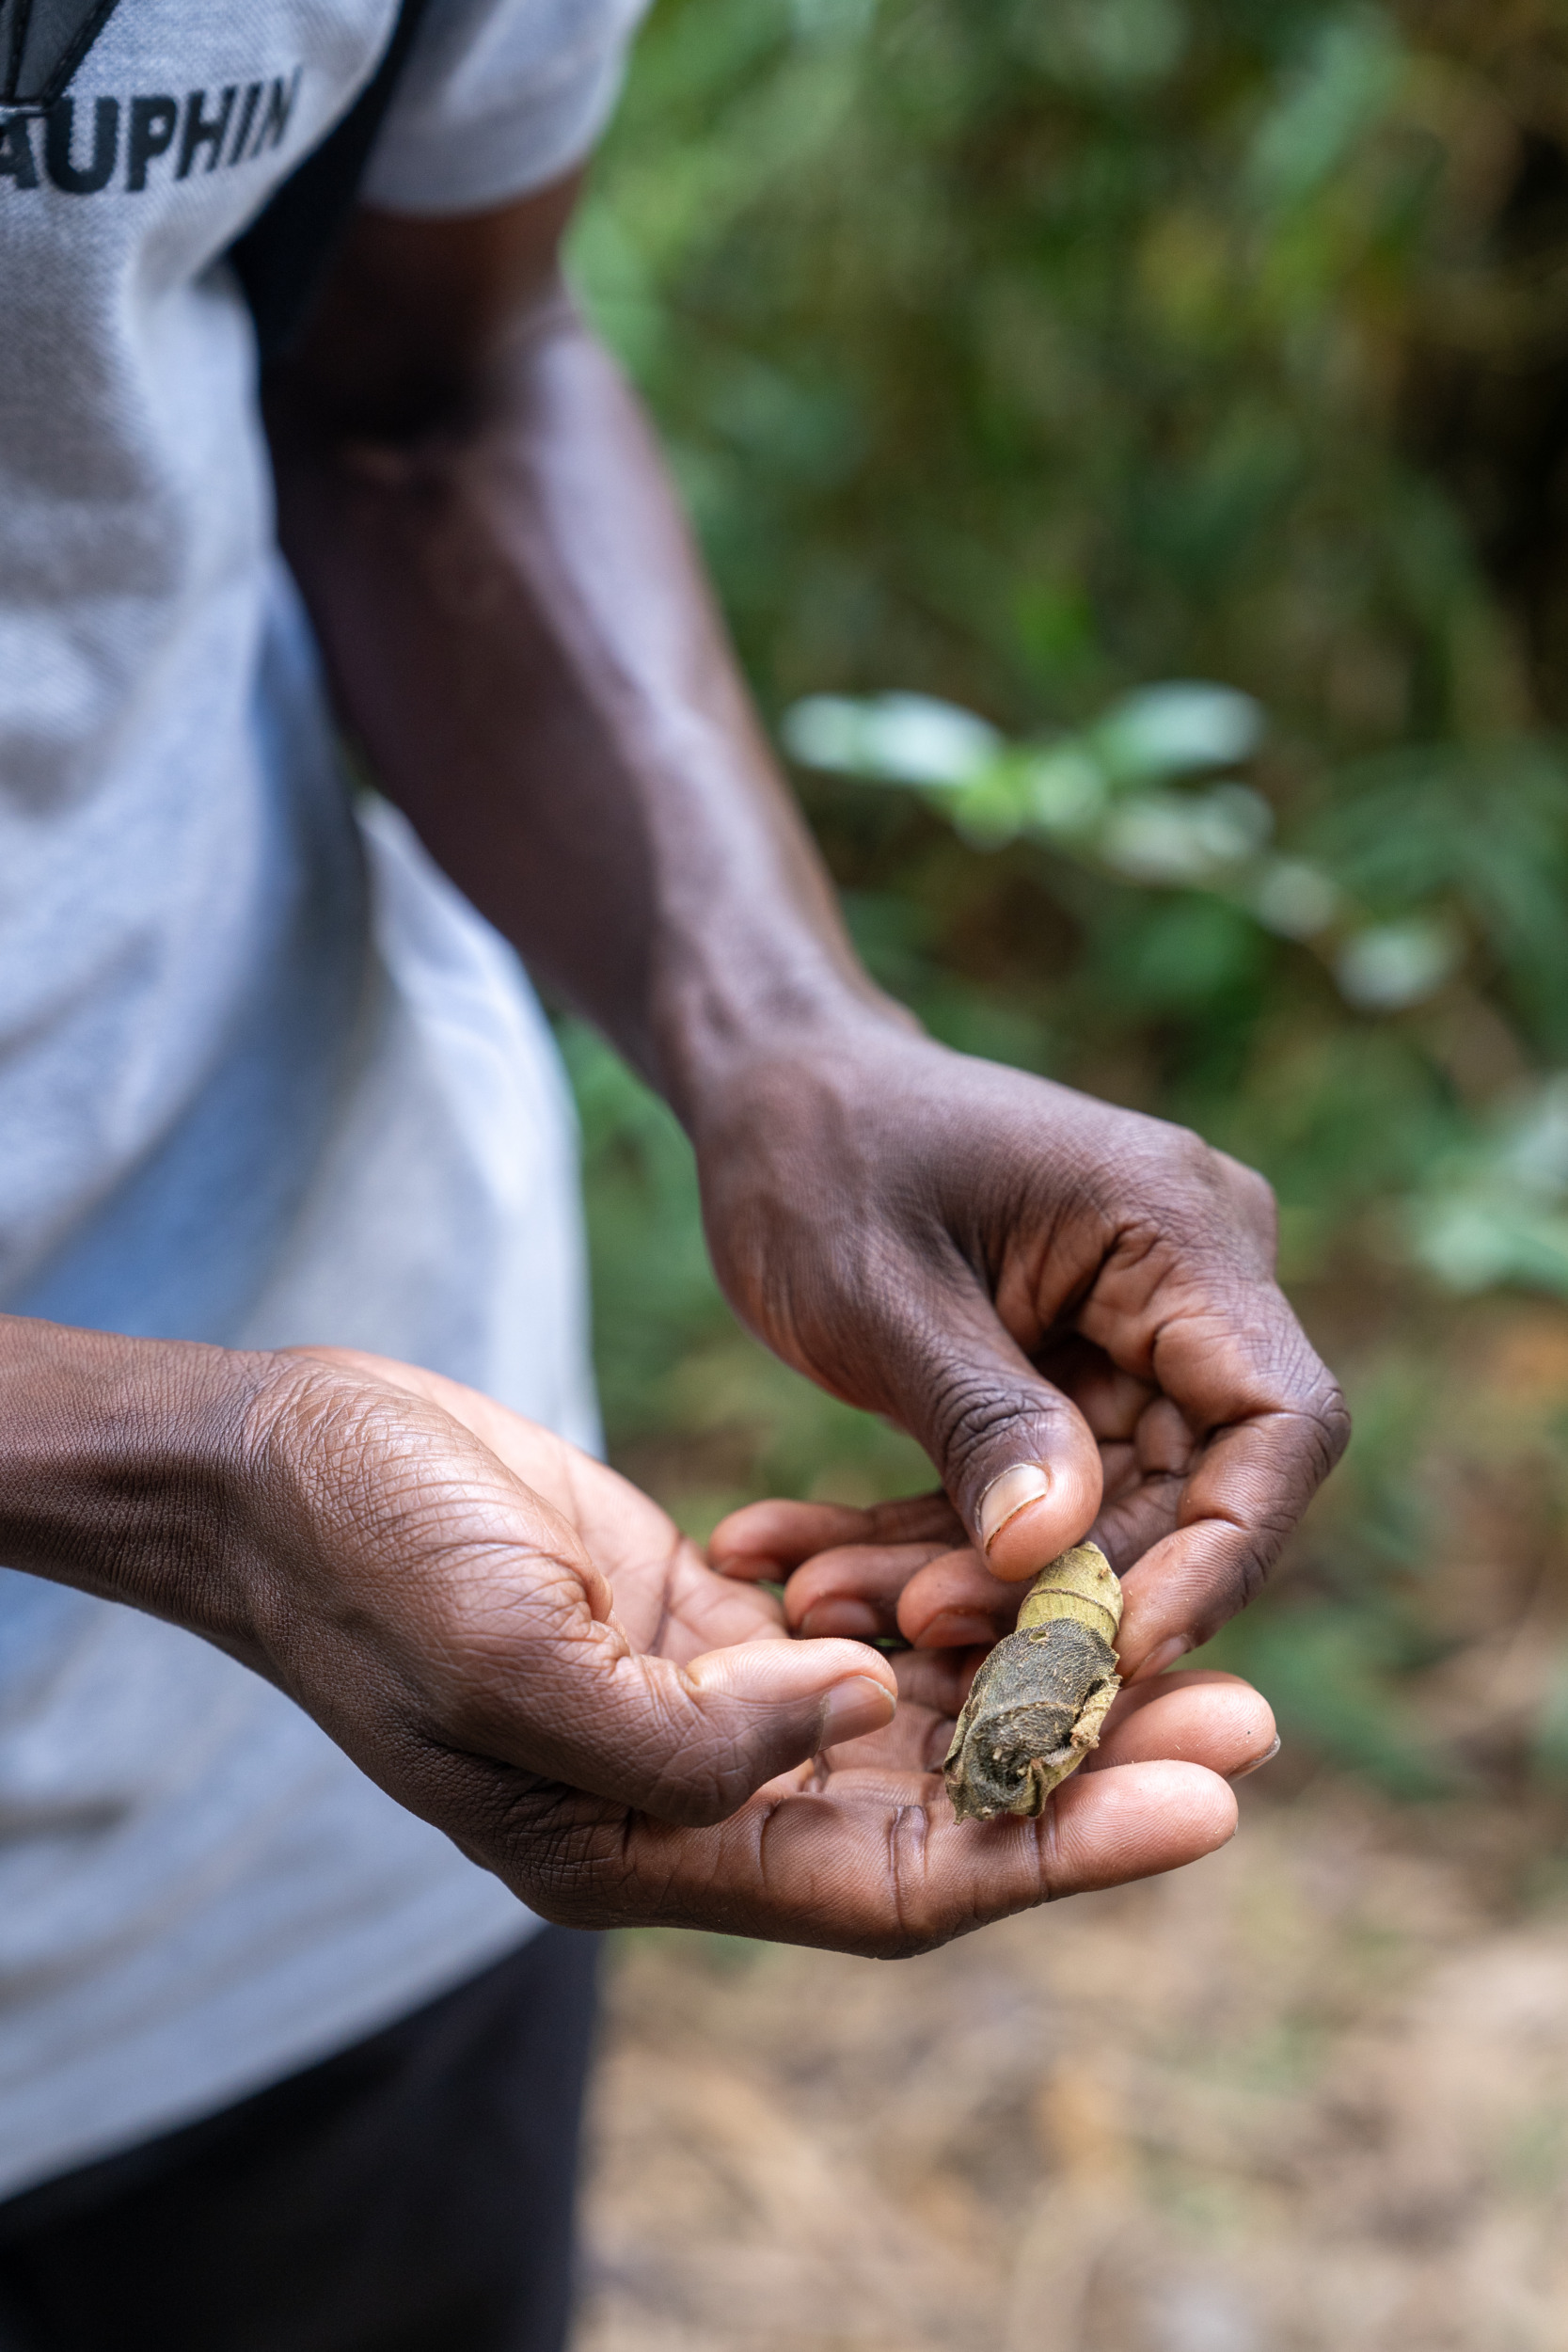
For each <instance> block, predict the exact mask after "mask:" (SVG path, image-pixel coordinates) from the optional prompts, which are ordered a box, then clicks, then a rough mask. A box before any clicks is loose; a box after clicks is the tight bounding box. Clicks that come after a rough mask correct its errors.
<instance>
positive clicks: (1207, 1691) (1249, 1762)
mask: <svg viewBox="0 0 1568 2352" xmlns="http://www.w3.org/2000/svg"><path fill="white" fill-rule="evenodd" d="M1274 1740H1275V1721H1274V1714H1273V1711H1272V1710H1271V1708H1270V1707H1269V1703H1268V1701H1267V1699H1265V1698H1264V1697H1263V1695H1262V1693H1261V1692H1259V1691H1255V1690H1254V1689H1253V1688H1252V1686H1251V1684H1250V1683H1247V1682H1243V1681H1242V1680H1241V1679H1240V1678H1239V1677H1237V1676H1234V1675H1219V1674H1193V1675H1167V1676H1163V1677H1161V1678H1160V1680H1159V1681H1157V1682H1149V1683H1143V1684H1140V1685H1138V1686H1137V1687H1136V1688H1134V1689H1133V1690H1131V1691H1124V1692H1121V1693H1120V1695H1119V1696H1118V1697H1117V1701H1116V1704H1115V1706H1114V1707H1113V1708H1112V1709H1111V1713H1110V1717H1109V1719H1108V1721H1107V1723H1106V1726H1105V1731H1104V1734H1103V1736H1102V1738H1101V1742H1100V1745H1099V1747H1098V1748H1096V1749H1095V1750H1094V1751H1093V1752H1092V1754H1091V1755H1090V1756H1088V1757H1087V1758H1086V1759H1085V1765H1084V1770H1085V1772H1105V1771H1114V1770H1115V1769H1116V1768H1117V1766H1119V1765H1122V1764H1144V1763H1149V1762H1153V1761H1155V1760H1157V1759H1159V1758H1162V1757H1169V1758H1174V1759H1175V1760H1176V1761H1178V1762H1180V1763H1187V1764H1202V1765H1205V1766H1206V1767H1207V1768H1208V1770H1209V1771H1210V1772H1218V1773H1220V1774H1221V1776H1222V1777H1223V1778H1225V1779H1227V1780H1236V1779H1239V1778H1240V1777H1241V1776H1242V1774H1243V1773H1244V1772H1251V1771H1252V1769H1253V1767H1254V1766H1255V1765H1258V1764H1260V1763H1262V1761H1263V1759H1264V1757H1265V1756H1267V1755H1268V1753H1269V1750H1270V1748H1271V1747H1272V1746H1273V1744H1274Z"/></svg>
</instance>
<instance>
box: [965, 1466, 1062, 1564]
mask: <svg viewBox="0 0 1568 2352" xmlns="http://www.w3.org/2000/svg"><path fill="white" fill-rule="evenodd" d="M1050 1492H1051V1472H1050V1471H1049V1470H1047V1469H1046V1467H1045V1464H1044V1463H1043V1462H1015V1463H1014V1464H1013V1467H1012V1469H1011V1470H1004V1471H1003V1473H1002V1475H1001V1477H1000V1478H993V1479H992V1480H991V1482H990V1486H988V1487H987V1488H986V1491H985V1493H984V1494H983V1495H982V1496H981V1497H980V1545H981V1549H983V1550H985V1551H989V1550H990V1548H991V1546H992V1544H993V1543H995V1541H996V1539H997V1537H998V1535H1000V1534H1001V1533H1002V1530H1003V1529H1004V1528H1005V1527H1006V1524H1007V1521H1008V1520H1009V1519H1016V1518H1017V1517H1018V1515H1019V1513H1020V1512H1021V1511H1026V1510H1027V1509H1028V1508H1029V1505H1030V1504H1031V1503H1032V1502H1039V1501H1040V1500H1041V1499H1042V1497H1044V1496H1046V1495H1048V1494H1049V1493H1050Z"/></svg>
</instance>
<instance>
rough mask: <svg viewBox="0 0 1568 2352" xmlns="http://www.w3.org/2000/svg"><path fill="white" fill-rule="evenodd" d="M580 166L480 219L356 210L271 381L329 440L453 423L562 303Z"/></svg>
mask: <svg viewBox="0 0 1568 2352" xmlns="http://www.w3.org/2000/svg"><path fill="white" fill-rule="evenodd" d="M581 183H582V171H581V167H578V168H577V169H574V170H572V171H570V172H569V173H567V174H566V175H565V176H564V177H563V178H562V179H560V180H557V181H555V182H552V183H551V184H550V185H549V186H547V187H544V188H538V189H535V190H533V191H532V192H531V193H530V194H529V195H526V196H522V197H518V198H516V199H514V200H513V201H512V202H510V203H505V204H500V205H498V206H496V207H494V208H493V209H491V210H488V211H485V212H481V213H470V214H458V215H436V216H434V217H429V216H426V217H421V216H420V215H414V214H404V213H390V212H385V211H382V210H379V209H377V208H375V207H372V206H370V205H362V206H361V207H360V208H359V210H358V211H357V212H356V215H355V216H354V219H353V221H352V222H351V224H350V227H349V231H348V234H347V236H346V237H345V239H344V241H343V245H342V248H341V252H340V253H339V254H338V255H337V256H336V258H335V260H334V261H333V263H332V265H331V267H330V269H329V270H328V272H327V275H326V278H325V280H324V282H323V285H322V287H321V290H320V293H319V294H318V295H317V296H316V298H315V300H314V302H313V303H312V305H311V310H310V318H309V325H308V327H307V330H306V332H305V334H304V336H303V337H302V339H301V341H300V343H299V345H298V347H297V349H296V350H295V351H294V352H293V354H292V355H291V357H290V358H289V360H288V361H287V363H286V366H285V369H284V371H283V373H285V374H286V376H287V380H288V388H289V393H290V398H291V403H294V402H299V401H303V402H304V403H305V404H306V405H308V406H309V409H310V411H311V412H312V413H313V415H314V417H315V418H316V419H317V421H319V422H320V423H321V425H322V426H323V427H324V428H325V430H326V431H328V432H329V433H330V434H332V435H333V436H340V435H341V436H345V437H358V436H364V437H368V438H372V439H374V438H380V437H384V436H385V437H390V438H400V437H404V436H405V435H410V434H416V433H419V432H420V431H422V430H425V429H427V428H428V427H429V426H431V425H433V424H436V423H439V422H441V421H443V420H446V419H449V418H452V417H454V416H460V415H461V414H462V413H463V411H464V410H465V409H467V407H469V406H470V405H471V404H472V403H473V402H474V400H475V398H476V397H477V396H478V395H479V394H480V393H481V392H482V390H483V380H484V377H485V375H486V373H488V371H489V370H490V369H492V368H493V367H494V366H495V365H496V364H497V363H498V362H499V360H500V359H501V358H503V356H504V355H505V353H506V351H507V349H508V347H509V346H510V345H511V344H512V343H513V342H515V339H516V338H517V336H518V335H519V334H523V333H526V332H527V331H528V329H529V326H530V325H531V323H532V322H533V321H535V320H536V319H537V318H538V317H539V316H540V315H541V314H542V313H544V312H546V311H547V310H548V309H549V308H550V307H551V306H552V305H553V304H555V303H557V302H560V301H562V300H564V299H565V294H564V287H563V284H562V276H561V244H562V237H563V235H564V234H565V230H566V228H567V225H568V223H569V221H570V219H571V216H572V211H573V208H574V206H575V204H576V202H577V198H578V189H579V187H580V185H581Z"/></svg>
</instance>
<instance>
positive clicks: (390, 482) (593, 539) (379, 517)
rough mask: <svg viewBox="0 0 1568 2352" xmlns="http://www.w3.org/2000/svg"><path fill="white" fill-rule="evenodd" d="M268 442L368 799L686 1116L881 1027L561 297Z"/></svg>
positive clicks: (667, 512)
mask: <svg viewBox="0 0 1568 2352" xmlns="http://www.w3.org/2000/svg"><path fill="white" fill-rule="evenodd" d="M273 419H274V446H275V452H276V454H277V469H278V478H279V491H280V504H281V514H282V524H283V531H284V538H285V545H286V548H287V550H288V553H289V555H290V558H291V560H292V562H293V566H294V569H295V572H296V575H297V577H298V578H299V580H300V582H301V585H302V588H303V591H304V594H305V596H306V598H307V601H308V603H309V607H310V610H311V612H312V615H313V617H314V620H315V623H316V626H317V629H318V631H319V634H320V636H321V639H322V642H323V644H324V646H325V652H326V656H327V659H328V661H329V663H330V666H331V670H332V673H333V677H334V682H335V686H336V691H337V693H338V697H339V701H340V706H341V709H342V710H343V712H344V714H345V716H346V717H347V719H348V721H349V723H351V725H352V726H353V727H354V728H355V730H356V732H357V734H358V735H359V737H360V738H361V739H362V740H363V742H364V744H365V747H366V749H367V752H368V754H369V756H370V759H371V761H372V766H373V768H374V771H375V773H376V775H377V778H378V780H379V781H380V783H381V784H382V786H383V787H384V788H385V789H386V791H387V792H388V795H389V796H390V797H391V798H392V799H393V800H394V801H395V802H397V803H398V804H399V805H400V806H401V807H402V808H403V809H404V811H405V812H406V814H407V815H408V816H409V817H410V818H411V819H412V820H413V822H414V824H415V825H416V827H417V829H418V830H419V832H420V835H421V836H422V838H423V839H424V841H425V843H426V845H427V847H428V848H429V849H430V850H431V851H432V853H433V854H434V855H435V856H436V859H437V860H438V862H439V863H440V864H441V865H442V866H444V868H445V869H446V871H447V872H448V873H449V874H450V875H451V877H452V879H453V880H454V881H455V882H457V883H458V884H459V886H460V887H461V888H462V889H463V890H464V891H465V892H466V893H467V896H468V897H469V898H471V899H472V900H473V902H474V903H475V904H476V905H477V906H478V907H479V908H480V909H481V910H482V912H483V914H486V915H487V916H488V917H489V918H490V919H491V920H492V921H493V922H494V923H496V925H497V926H498V928H499V929H500V930H503V931H504V932H505V933H506V934H507V935H508V936H509V937H510V938H511V939H512V940H513V941H514V942H515V944H516V945H517V946H518V947H519V948H520V949H521V950H522V951H523V952H524V954H525V955H526V956H527V957H528V959H529V961H530V962H531V964H532V965H533V967H534V969H535V970H536V971H537V972H538V973H539V974H540V975H541V976H542V977H544V978H545V979H546V981H547V982H548V983H549V985H550V986H551V987H552V988H553V989H555V990H557V991H558V992H560V993H562V995H563V996H565V997H566V998H567V999H568V1001H571V1002H573V1003H575V1004H576V1005H578V1007H579V1008H580V1009H582V1010H584V1011H585V1012H586V1013H588V1014H589V1015H590V1017H592V1018H593V1019H594V1020H595V1021H596V1022H597V1023H598V1024H599V1025H601V1026H603V1027H604V1028H605V1029H606V1030H608V1031H609V1032H610V1034H611V1035H612V1036H613V1037H614V1038H615V1039H616V1040H617V1041H618V1042H619V1043H620V1044H621V1046H622V1047H623V1049H624V1050H625V1051H626V1053H627V1054H628V1055H629V1056H630V1057H631V1058H632V1059H633V1060H634V1061H636V1062H637V1064H638V1065H639V1066H640V1067H641V1069H642V1070H643V1072H644V1073H646V1074H647V1075H648V1076H649V1077H650V1078H651V1079H652V1080H653V1081H654V1082H655V1083H656V1084H657V1085H658V1086H659V1087H660V1088H661V1089H662V1090H663V1091H665V1092H666V1093H667V1094H668V1095H669V1096H670V1097H671V1099H672V1100H673V1102H674V1103H675V1104H676V1107H677V1108H678V1109H680V1110H681V1111H682V1113H683V1115H685V1116H687V1117H688V1118H689V1119H690V1118H692V1117H693V1116H694V1115H695V1114H696V1112H697V1110H698V1107H699V1103H700V1098H701V1095H702V1092H703V1089H704V1087H705V1082H706V1081H707V1079H708V1078H709V1077H710V1076H711V1075H712V1074H715V1073H721V1071H722V1070H723V1068H724V1067H725V1066H726V1064H727V1063H728V1062H730V1060H731V1059H732V1057H735V1056H736V1055H737V1054H739V1055H751V1054H752V1053H754V1052H755V1051H756V1050H757V1048H758V1047H759V1045H760V1046H761V1047H762V1048H763V1050H768V1047H769V1046H770V1045H771V1044H772V1043H773V1042H774V1041H779V1042H781V1043H782V1042H784V1041H788V1040H790V1039H799V1038H800V1037H801V1036H802V1035H809V1034H810V1033H811V1032H812V1031H813V1030H814V1029H816V1028H818V1027H820V1026H823V1025H837V1024H842V1023H843V1022H844V1021H845V1020H847V1019H848V1020H853V1019H854V1018H855V1017H856V1015H857V1012H858V1011H860V1010H862V1009H863V1010H864V1011H866V1012H870V1011H871V1010H872V1009H873V1008H875V1010H876V1013H877V1015H878V1016H879V1017H881V1018H884V1019H885V1018H887V1017H888V1016H889V1014H890V1012H891V1008H890V1007H889V1006H888V1005H887V1004H886V1002H885V1000H883V999H881V998H880V997H879V996H878V995H877V994H876V993H875V991H874V990H873V989H872V988H871V986H870V983H869V982H868V981H867V980H866V979H865V977H864V975H863V972H862V971H861V970H860V968H859V966H858V964H857V963H856V961H855V959H854V957H853V954H852V952H851V950H850V948H849V946H848V944H847V940H846V937H845V934H844V931H843V928H842V925H841V923H840V920H839V916H838V914H837V911H836V908H835V907H834V905H833V902H832V893H831V890H830V888H829V886H828V884H827V882H826V880H825V877H824V875H823V873H822V870H821V868H820V866H819V864H818V862H817V860H816V852H815V850H813V848H812V846H811V843H810V840H809V837H808V835H807V834H806V832H805V829H804V827H803V825H802V823H801V821H800V818H799V816H798V814H797V813H796V811H795V809H794V806H793V803H791V801H790V800H789V797H788V794H787V791H786V790H785V788H784V786H783V783H782V781H781V779H780V777H779V775H778V773H777V771H776V769H775V766H774V763H773V761H772V758H771V756H770V754H769V752H768V747H767V745H766V743H765V741H764V740H763V739H762V737H761V734H760V731H759V729H758V726H757V723H756V721H755V719H754V717H753V715H752V710H751V708H750V706H749V704H748V701H747V698H746V694H745V691H744V688H743V687H742V685H741V683H740V680H739V678H738V676H737V674H736V667H735V664H734V661H733V659H732V657H731V655H730V653H729V650H728V647H727V644H726V643H725V639H724V633H723V630H722V627H721V623H720V621H719V619H718V617H717V615H716V613H715V612H714V610H713V605H712V599H711V596H710V595H709V593H708V590H707V588H706V585H705V581H704V580H703V577H702V574H701V570H700V568H699V565H698V564H697V561H696V559H695V556H694V554H693V551H692V549H691V547H690V545H689V538H688V534H687V532H686V529H685V526H684V523H683V521H682V520H681V517H680V516H679V514H678V512H677V509H676V506H675V502H674V500H673V495H672V493H671V490H670V487H669V485H668V482H667V479H666V477H665V473H664V470H663V467H662V464H661V461H660V459H659V457H658V454H657V450H656V449H655V446H654V444H653V441H652V437H651V436H650V434H649V432H648V430H647V427H646V425H645V423H644V421H643V420H642V418H641V414H640V412H639V410H638V407H637V405H636V403H635V401H634V399H633V398H632V396H631V394H630V393H629V391H628V390H627V389H626V386H625V384H624V383H623V381H622V379H621V377H620V375H619V373H618V372H617V370H616V369H615V367H614V365H613V363H612V361H611V360H610V358H609V356H608V355H607V354H606V353H605V352H604V350H603V349H602V347H601V346H600V345H599V344H598V342H596V341H595V339H594V336H593V335H592V334H591V333H590V332H589V330H588V329H587V328H586V326H584V325H583V323H582V322H581V320H580V319H579V318H578V315H577V313H576V311H575V310H574V309H573V308H572V306H571V304H570V302H569V300H568V299H567V297H566V296H565V294H564V293H563V292H560V291H557V292H556V293H554V294H552V295H549V296H547V297H546V298H544V299H542V300H540V301H539V302H538V303H537V304H536V305H535V306H534V307H533V308H532V310H531V315H530V316H529V317H528V319H527V322H526V326H525V327H524V330H523V331H522V332H521V333H520V334H519V335H517V336H516V337H515V339H513V340H512V341H511V342H510V343H509V345H508V346H507V347H506V348H505V349H504V350H503V351H502V352H500V353H499V354H498V355H496V356H495V358H494V359H493V360H492V362H491V363H490V365H489V366H488V367H487V369H486V370H485V371H484V372H483V375H482V377H481V378H480V380H479V382H478V384H477V386H476V385H475V384H473V383H469V384H468V385H467V386H465V387H464V388H463V389H462V390H461V391H460V392H458V393H456V394H452V395H447V396H444V397H442V398H440V399H438V400H436V401H434V402H430V403H420V404H417V405H416V409H415V414H414V415H413V417H412V418H411V419H408V420H398V421H397V422H396V424H395V425H394V426H393V427H392V428H391V429H388V426H387V425H386V424H385V423H381V422H379V421H372V428H371V430H369V431H366V430H364V429H362V427H361V424H360V421H359V418H358V417H357V416H356V413H355V412H354V407H353V405H350V406H349V407H348V409H347V411H346V412H345V413H341V414H339V415H336V416H334V415H333V414H332V413H331V408H330V405H329V403H328V402H327V401H326V400H325V399H324V398H323V397H322V396H321V392H320V389H319V388H317V387H314V386H312V385H310V384H309V382H308V381H307V382H303V383H302V381H301V380H300V379H299V377H297V376H296V378H295V380H294V381H293V384H291V385H286V386H285V388H284V389H283V392H282V394H281V397H280V398H279V399H278V400H277V402H276V403H275V404H274V411H273Z"/></svg>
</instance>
